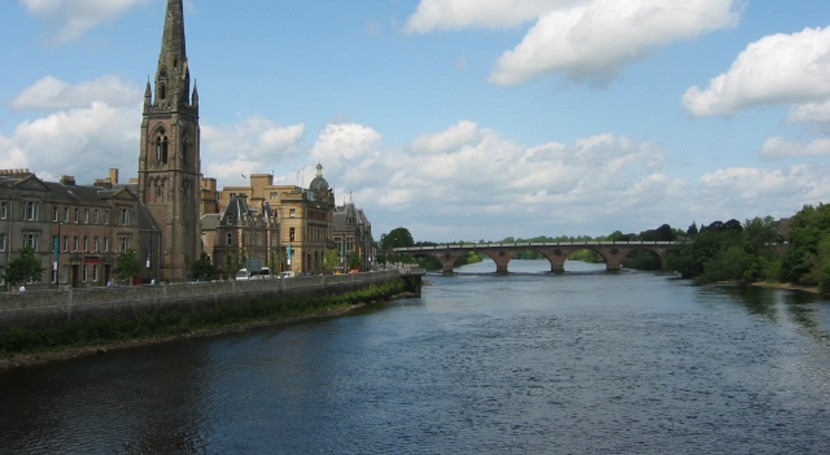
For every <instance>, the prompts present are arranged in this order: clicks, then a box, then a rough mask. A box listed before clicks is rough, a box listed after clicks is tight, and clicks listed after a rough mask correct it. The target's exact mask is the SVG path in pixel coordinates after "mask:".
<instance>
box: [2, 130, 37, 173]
mask: <svg viewBox="0 0 830 455" xmlns="http://www.w3.org/2000/svg"><path fill="white" fill-rule="evenodd" d="M0 163H3V169H20V168H27V167H29V164H30V163H29V158H27V157H26V153H25V152H24V151H23V150H21V149H20V147H18V145H17V144H16V143H15V142H14V140H12V139H9V138H7V137H5V136H3V135H2V134H0Z"/></svg>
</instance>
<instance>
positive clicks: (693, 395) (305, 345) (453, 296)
mask: <svg viewBox="0 0 830 455" xmlns="http://www.w3.org/2000/svg"><path fill="white" fill-rule="evenodd" d="M549 267H550V266H549V265H548V263H547V262H546V261H512V262H511V263H510V269H511V272H514V273H511V274H509V275H506V276H500V275H495V274H493V273H491V272H493V271H494V270H495V265H494V264H493V263H492V262H489V261H488V262H487V263H482V264H474V265H470V266H465V267H462V268H460V269H459V270H458V271H459V272H460V273H459V274H458V275H456V276H451V277H444V276H438V275H436V276H428V277H427V279H428V280H429V281H430V282H431V285H429V286H427V287H425V288H424V292H423V295H422V297H421V298H417V299H404V300H397V301H393V302H387V303H381V304H377V305H374V306H372V307H370V308H367V309H365V310H361V311H359V312H357V313H355V314H353V315H350V316H348V317H342V318H338V319H332V320H328V321H321V322H313V323H304V324H299V325H295V326H290V327H281V328H262V329H255V330H251V331H249V332H246V333H242V334H233V335H223V336H217V337H211V338H203V339H190V340H182V341H177V342H173V343H169V344H165V345H158V346H147V347H140V348H133V349H128V350H122V351H114V352H106V353H102V354H97V355H93V356H89V357H84V358H78V359H73V360H68V361H61V362H53V363H49V364H43V365H35V366H31V367H23V368H18V369H12V370H7V371H0V452H2V453H14V454H41V453H42V454H46V453H62V454H65V453H78V454H96V453H100V454H111V453H135V454H145V453H183V454H185V453H205V454H227V453H285V454H477V455H481V454H596V453H598V454H663V453H673V454H724V453H729V454H796V453H797V454H819V453H827V450H828V444H830V302H828V301H827V300H822V299H819V298H817V297H814V296H809V295H805V294H799V293H794V292H789V291H779V290H769V289H757V288H741V287H729V286H695V285H693V284H692V283H690V282H688V281H684V280H679V279H675V278H673V277H671V276H665V275H659V274H653V273H643V272H632V271H624V272H621V273H605V272H604V271H602V266H595V265H590V264H582V263H575V262H568V264H567V266H566V267H567V270H568V273H566V274H564V275H551V274H549V273H545V270H549Z"/></svg>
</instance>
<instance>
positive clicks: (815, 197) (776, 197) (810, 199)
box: [699, 165, 830, 218]
mask: <svg viewBox="0 0 830 455" xmlns="http://www.w3.org/2000/svg"><path fill="white" fill-rule="evenodd" d="M827 172H828V168H827V166H807V165H795V166H791V167H789V168H783V169H763V168H755V167H734V168H728V169H719V170H716V171H713V172H709V173H706V174H704V175H703V176H702V177H701V178H700V181H699V193H700V195H699V200H700V201H705V202H708V207H709V209H710V210H711V213H713V214H715V213H723V214H724V215H722V217H726V216H730V217H732V218H737V217H739V216H740V214H741V213H745V214H746V215H745V216H746V217H754V216H764V215H766V214H770V215H776V212H777V211H780V210H781V207H788V208H789V209H790V210H791V211H792V212H794V211H795V210H798V209H799V208H800V207H801V205H802V204H804V203H815V202H819V201H822V200H826V199H827V198H828V197H830V190H828V189H827V185H825V184H823V183H822V182H824V181H825V180H826V175H827V174H826V173H827ZM750 210H751V211H752V213H753V214H750V213H749V211H750ZM730 212H731V213H733V214H732V215H728V213H730ZM777 215H779V216H780V215H781V214H780V213H778V214H777ZM710 216H711V215H710Z"/></svg>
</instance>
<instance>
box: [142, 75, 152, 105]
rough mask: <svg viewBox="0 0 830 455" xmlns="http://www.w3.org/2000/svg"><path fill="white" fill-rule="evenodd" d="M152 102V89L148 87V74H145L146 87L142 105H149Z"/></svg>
mask: <svg viewBox="0 0 830 455" xmlns="http://www.w3.org/2000/svg"><path fill="white" fill-rule="evenodd" d="M151 104H153V89H152V87H150V76H149V75H148V76H147V88H145V89H144V105H145V106H150V105H151Z"/></svg>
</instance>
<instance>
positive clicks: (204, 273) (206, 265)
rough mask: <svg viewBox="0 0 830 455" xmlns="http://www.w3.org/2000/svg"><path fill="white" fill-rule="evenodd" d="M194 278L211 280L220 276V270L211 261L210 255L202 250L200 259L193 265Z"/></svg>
mask: <svg viewBox="0 0 830 455" xmlns="http://www.w3.org/2000/svg"><path fill="white" fill-rule="evenodd" d="M191 272H192V273H193V279H194V280H199V281H211V280H215V279H217V278H219V270H218V269H217V268H216V267H215V266H214V265H213V263H212V262H211V261H210V256H208V255H207V253H205V252H202V255H201V256H199V259H198V260H197V261H196V262H194V263H193V266H191Z"/></svg>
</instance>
